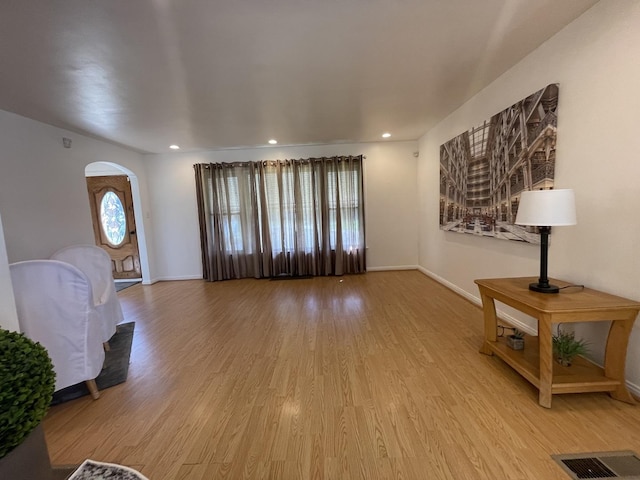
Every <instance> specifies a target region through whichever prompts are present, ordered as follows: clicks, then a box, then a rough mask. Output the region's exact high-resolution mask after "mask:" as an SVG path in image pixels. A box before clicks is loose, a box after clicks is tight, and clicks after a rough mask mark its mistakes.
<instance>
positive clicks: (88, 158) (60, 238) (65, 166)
mask: <svg viewBox="0 0 640 480" xmlns="http://www.w3.org/2000/svg"><path fill="white" fill-rule="evenodd" d="M62 137H67V138H71V139H72V145H71V148H64V147H63V145H62ZM0 145H2V150H0V212H2V219H3V222H4V235H5V242H6V251H7V256H8V260H9V262H16V261H20V260H30V259H36V258H48V257H49V256H50V255H51V254H52V253H53V252H54V251H56V250H57V249H59V248H61V247H64V246H67V245H72V244H77V243H90V244H93V243H94V236H93V227H92V223H91V212H90V209H89V200H88V196H87V186H86V180H85V166H86V165H87V164H89V163H92V162H98V161H106V162H114V163H118V164H120V165H123V166H125V167H126V168H128V169H130V170H131V171H133V172H135V173H136V174H137V175H138V177H139V178H140V181H141V191H142V197H143V198H142V202H143V205H146V208H148V202H147V201H146V198H145V196H146V182H145V180H144V170H143V167H142V156H141V155H140V154H139V153H136V152H133V151H131V150H127V149H125V148H122V147H119V146H116V145H113V144H110V143H107V142H104V141H100V140H95V139H92V138H88V137H85V136H82V135H78V134H74V133H71V132H68V131H66V130H62V129H59V128H56V127H52V126H50V125H46V124H44V123H40V122H36V121H34V120H30V119H28V118H25V117H21V116H19V115H15V114H12V113H9V112H4V111H0Z"/></svg>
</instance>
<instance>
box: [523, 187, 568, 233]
mask: <svg viewBox="0 0 640 480" xmlns="http://www.w3.org/2000/svg"><path fill="white" fill-rule="evenodd" d="M514 223H515V224H516V225H534V226H539V227H542V226H544V227H555V226H560V225H575V224H576V202H575V195H574V193H573V190H572V189H558V190H532V191H526V192H522V195H521V196H520V204H519V205H518V214H517V215H516V221H515V222H514Z"/></svg>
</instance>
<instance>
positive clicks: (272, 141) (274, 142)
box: [269, 138, 278, 145]
mask: <svg viewBox="0 0 640 480" xmlns="http://www.w3.org/2000/svg"><path fill="white" fill-rule="evenodd" d="M269 143H270V144H271V145H275V144H276V143H278V140H276V139H275V138H272V139H271V140H269Z"/></svg>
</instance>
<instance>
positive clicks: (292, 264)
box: [194, 156, 366, 279]
mask: <svg viewBox="0 0 640 480" xmlns="http://www.w3.org/2000/svg"><path fill="white" fill-rule="evenodd" d="M194 167H195V169H196V179H197V185H198V198H199V199H201V200H200V202H199V203H200V206H199V211H200V220H201V221H200V225H201V232H202V239H203V262H204V263H208V267H211V268H207V267H205V268H204V271H205V277H207V271H208V270H222V273H221V274H216V275H212V276H213V277H215V278H212V279H222V278H240V277H243V276H254V277H263V276H273V275H277V274H280V273H288V274H304V275H308V274H311V275H328V274H342V273H358V272H364V271H365V269H366V268H365V246H364V238H365V236H364V201H363V177H362V157H361V156H359V157H333V158H323V159H307V160H286V161H265V162H259V163H251V162H244V163H237V164H224V166H222V164H210V165H204V164H199V165H195V166H194ZM209 178H210V179H211V181H207V180H208V179H209ZM214 185H215V188H214ZM209 199H210V201H208V200H209ZM207 206H208V207H209V208H207Z"/></svg>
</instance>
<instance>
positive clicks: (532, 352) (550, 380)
mask: <svg viewBox="0 0 640 480" xmlns="http://www.w3.org/2000/svg"><path fill="white" fill-rule="evenodd" d="M536 281H537V278H534V277H526V278H493V279H484V280H476V281H475V283H476V284H477V285H478V288H479V290H480V296H481V298H482V308H483V311H484V343H483V345H482V348H481V349H480V352H481V353H484V354H486V355H493V354H495V355H497V356H498V357H500V358H501V359H502V360H504V361H505V362H506V363H507V364H509V365H510V366H511V367H512V368H514V369H515V370H516V371H517V372H518V373H520V375H522V376H523V377H524V378H526V379H527V380H528V381H529V382H531V383H532V384H533V385H534V386H535V387H537V388H538V390H539V392H540V394H539V398H538V402H539V403H540V405H542V406H543V407H546V408H550V407H551V396H552V395H553V394H557V393H581V392H609V394H610V395H611V396H612V397H613V398H615V399H617V400H621V401H623V402H627V403H636V402H635V400H634V398H633V397H632V396H631V394H630V393H629V391H628V390H627V387H626V384H625V376H624V370H625V361H626V358H627V344H628V342H629V335H630V333H631V329H632V328H633V323H634V321H635V319H636V316H637V315H638V311H640V302H635V301H633V300H628V299H626V298H622V297H617V296H615V295H609V294H606V293H603V292H599V291H597V290H591V289H589V288H585V289H580V288H567V289H566V290H560V293H555V294H553V293H538V292H533V291H531V290H529V283H532V282H536ZM550 283H552V284H554V285H558V286H560V287H563V286H565V285H568V283H567V282H563V281H561V280H557V279H550ZM496 300H497V301H499V302H502V303H504V304H506V305H509V306H510V307H513V308H515V309H517V310H519V311H521V312H523V313H526V314H527V315H530V316H532V317H534V318H535V319H536V320H537V321H538V338H537V340H536V338H535V337H529V336H528V337H527V338H526V341H525V348H524V350H513V349H511V348H509V347H508V346H507V344H506V342H505V341H504V339H503V338H498V336H497V323H498V320H497V316H496V306H495V301H496ZM607 320H611V327H610V330H609V336H608V338H607V345H606V350H605V360H604V368H601V367H599V366H597V365H595V364H593V363H591V362H590V361H588V360H587V359H584V358H582V357H579V358H577V359H576V360H575V361H574V363H573V365H572V366H571V367H562V366H561V365H560V364H558V363H557V362H555V361H554V359H553V351H552V326H553V324H555V323H571V322H599V321H607Z"/></svg>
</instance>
